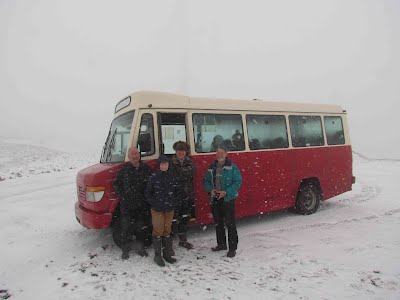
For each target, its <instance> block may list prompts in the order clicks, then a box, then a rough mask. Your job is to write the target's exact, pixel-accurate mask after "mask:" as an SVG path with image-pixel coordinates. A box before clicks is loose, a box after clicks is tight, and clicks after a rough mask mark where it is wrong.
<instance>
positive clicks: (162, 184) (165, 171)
mask: <svg viewBox="0 0 400 300" xmlns="http://www.w3.org/2000/svg"><path fill="white" fill-rule="evenodd" d="M145 194H146V198H147V201H148V202H149V203H150V206H151V218H152V223H153V247H154V261H155V262H156V264H157V265H159V266H160V267H164V266H165V262H164V259H165V260H166V261H167V262H169V263H175V262H176V259H175V258H173V257H172V254H173V249H172V236H171V235H170V234H171V226H172V218H173V217H174V209H175V207H176V205H177V201H176V197H177V181H176V179H175V176H174V174H173V173H172V172H171V170H170V169H169V159H168V157H166V156H165V155H161V156H160V157H159V159H158V170H157V172H156V173H155V174H153V175H152V176H151V177H150V179H149V182H148V184H147V187H146V193H145ZM161 252H162V256H161ZM163 258H164V259H163Z"/></svg>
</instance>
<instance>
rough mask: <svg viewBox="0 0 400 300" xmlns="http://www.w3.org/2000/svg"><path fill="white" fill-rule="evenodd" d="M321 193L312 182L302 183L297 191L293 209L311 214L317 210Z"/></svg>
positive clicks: (300, 212)
mask: <svg viewBox="0 0 400 300" xmlns="http://www.w3.org/2000/svg"><path fill="white" fill-rule="evenodd" d="M321 198H322V195H321V191H320V189H319V188H318V187H316V186H315V185H314V184H313V183H305V184H302V185H301V186H300V188H299V191H298V192H297V199H296V206H295V208H294V209H295V211H296V212H297V213H298V214H301V215H311V214H313V213H315V212H316V211H317V210H318V207H319V203H320V201H321Z"/></svg>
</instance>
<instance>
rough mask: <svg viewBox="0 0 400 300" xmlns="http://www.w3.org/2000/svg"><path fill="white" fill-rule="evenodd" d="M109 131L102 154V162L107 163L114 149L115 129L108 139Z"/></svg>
mask: <svg viewBox="0 0 400 300" xmlns="http://www.w3.org/2000/svg"><path fill="white" fill-rule="evenodd" d="M110 134H111V130H110V132H109V134H108V137H109V138H107V142H108V143H106V145H104V147H105V148H104V153H103V158H104V159H103V162H109V160H110V158H111V154H112V149H113V148H114V145H115V135H116V134H117V128H115V130H114V133H113V134H112V136H111V137H110Z"/></svg>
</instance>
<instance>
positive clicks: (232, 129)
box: [193, 114, 244, 153]
mask: <svg viewBox="0 0 400 300" xmlns="http://www.w3.org/2000/svg"><path fill="white" fill-rule="evenodd" d="M193 133H194V141H195V150H196V152H197V153H209V152H215V151H216V149H217V146H218V145H219V144H222V143H223V144H224V145H225V146H226V147H227V148H228V150H229V151H240V150H244V139H243V124H242V116H241V115H225V114H224V115H222V114H193Z"/></svg>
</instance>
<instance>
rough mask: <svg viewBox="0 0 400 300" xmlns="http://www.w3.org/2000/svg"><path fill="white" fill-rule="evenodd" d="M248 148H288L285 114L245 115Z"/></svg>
mask: <svg viewBox="0 0 400 300" xmlns="http://www.w3.org/2000/svg"><path fill="white" fill-rule="evenodd" d="M246 124H247V135H248V136H249V147H250V150H259V149H277V148H288V147H289V142H288V135H287V129H286V119H285V116H275V115H247V116H246Z"/></svg>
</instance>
